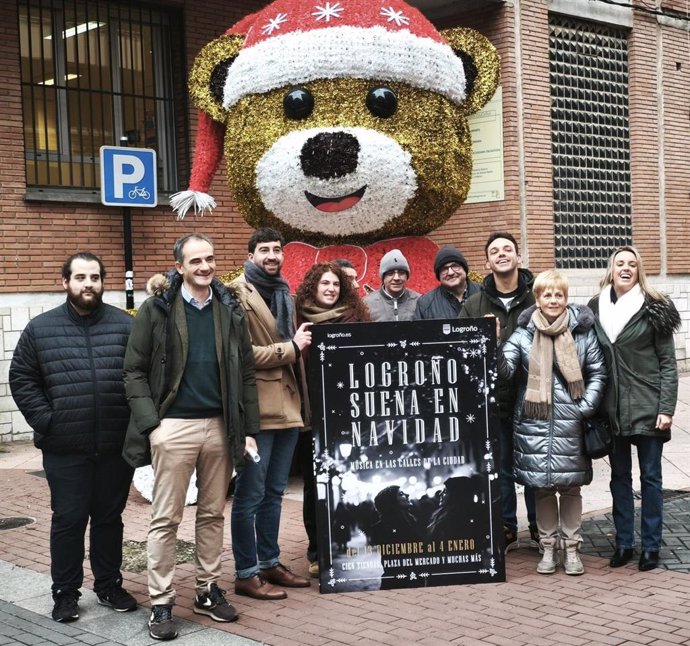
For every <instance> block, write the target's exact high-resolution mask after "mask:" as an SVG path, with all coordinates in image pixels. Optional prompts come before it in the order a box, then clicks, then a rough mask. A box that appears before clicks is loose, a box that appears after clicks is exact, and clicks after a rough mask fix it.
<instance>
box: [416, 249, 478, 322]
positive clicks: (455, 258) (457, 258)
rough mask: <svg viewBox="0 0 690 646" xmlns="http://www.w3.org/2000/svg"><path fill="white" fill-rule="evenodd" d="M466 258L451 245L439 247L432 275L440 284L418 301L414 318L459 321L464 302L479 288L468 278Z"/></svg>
mask: <svg viewBox="0 0 690 646" xmlns="http://www.w3.org/2000/svg"><path fill="white" fill-rule="evenodd" d="M468 272H469V269H468V266H467V260H465V256H463V255H462V253H461V252H460V251H459V250H458V249H456V248H455V247H453V246H450V245H447V246H445V247H441V249H439V250H438V253H437V254H436V258H435V259H434V273H435V274H436V278H437V279H438V281H439V283H440V285H439V286H438V287H435V288H434V289H432V290H431V291H430V292H427V293H426V294H424V296H421V297H420V298H419V299H418V300H417V308H416V310H415V313H414V318H415V319H454V318H458V315H459V314H460V310H461V309H462V306H463V304H464V302H465V300H466V299H467V298H468V297H469V296H471V295H472V294H476V293H477V292H478V291H479V290H480V287H479V285H477V283H475V282H472V281H471V280H469V279H468V278H467V274H468Z"/></svg>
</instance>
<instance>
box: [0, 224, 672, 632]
mask: <svg viewBox="0 0 690 646" xmlns="http://www.w3.org/2000/svg"><path fill="white" fill-rule="evenodd" d="M283 247H284V240H283V237H282V235H281V234H280V232H278V231H276V230H274V229H270V228H263V229H259V230H257V231H255V232H254V233H253V235H252V236H251V238H250V239H249V242H248V255H247V260H246V262H245V263H244V272H243V273H242V275H240V276H239V277H238V278H236V279H235V280H234V281H233V282H232V283H231V284H230V285H228V286H226V285H224V284H222V283H221V282H220V281H219V280H218V279H217V278H216V276H215V273H216V258H215V256H214V246H213V242H212V241H211V240H210V239H209V238H208V237H207V236H205V235H203V234H198V233H191V234H188V235H186V236H183V237H182V238H180V239H179V240H177V241H176V243H175V246H174V259H175V267H174V268H173V269H172V270H171V271H170V272H169V273H168V274H167V275H160V274H159V275H156V276H154V277H153V278H152V279H151V280H150V281H149V284H148V286H147V289H148V291H149V292H150V294H151V296H150V298H148V299H147V300H146V301H145V302H144V303H143V305H142V306H141V308H140V309H139V311H138V313H137V316H136V317H135V318H134V319H132V318H131V317H130V316H129V315H127V314H126V313H124V312H122V311H121V310H118V309H116V308H114V307H112V306H109V305H107V304H105V303H103V290H104V280H105V276H106V270H105V267H104V266H103V262H102V261H101V259H100V258H98V257H97V256H95V255H94V254H92V253H89V252H81V253H77V254H74V255H73V256H70V257H69V258H68V259H67V261H66V262H65V264H64V266H63V268H62V282H63V287H64V289H65V291H66V294H67V300H66V302H65V303H64V304H63V305H61V306H60V307H58V308H55V309H53V310H50V311H47V312H45V313H44V314H41V315H39V316H37V317H35V318H34V319H32V320H31V321H30V322H29V324H28V325H27V327H26V328H25V330H24V331H23V333H22V335H21V337H20V339H19V342H18V344H17V347H16V349H15V352H14V355H13V358H12V362H11V366H10V387H11V390H12V394H13V396H14V399H15V401H16V403H17V405H18V407H19V409H20V410H21V412H22V413H23V414H24V416H25V418H26V419H27V421H28V423H29V424H30V425H31V426H32V428H33V429H34V431H35V443H36V445H37V446H38V447H39V448H40V449H41V450H42V453H43V465H44V469H45V473H46V477H47V480H48V485H49V487H50V494H51V509H52V512H53V516H52V523H51V534H50V551H51V576H52V581H53V584H52V594H53V599H54V608H53V613H52V616H53V618H54V619H55V620H56V621H73V620H76V619H78V617H79V606H78V599H79V596H80V593H79V588H80V587H81V586H82V583H83V560H84V534H85V531H86V526H87V523H89V522H90V541H89V543H90V549H89V558H90V562H91V568H92V571H93V576H94V590H95V592H96V594H97V597H98V601H99V603H101V604H103V605H106V606H109V607H111V608H113V609H114V610H116V611H119V612H126V611H130V610H133V609H135V608H136V606H137V603H136V600H135V599H134V597H132V595H130V594H129V593H128V592H127V591H126V590H125V589H124V588H123V586H122V575H121V567H122V537H123V525H122V512H123V510H124V507H125V504H126V502H127V496H128V492H129V486H130V483H131V479H132V475H133V470H134V468H135V467H139V466H143V465H146V464H149V463H151V464H152V465H153V471H154V487H153V497H152V505H151V524H150V529H149V533H148V541H147V558H148V586H149V596H150V600H151V606H152V612H151V615H150V618H149V621H148V627H149V632H150V634H151V636H152V637H153V638H155V639H160V640H169V639H174V638H175V637H176V636H177V628H176V624H175V620H174V617H173V607H174V604H175V588H174V573H175V543H176V537H177V531H178V527H179V524H180V522H181V520H182V514H183V509H184V504H185V494H186V491H187V488H188V485H189V481H190V478H191V476H192V473H193V472H194V471H195V470H196V483H197V488H198V498H197V507H196V522H195V542H196V561H195V571H196V597H195V600H194V607H193V610H194V612H195V613H199V614H204V615H207V616H209V617H211V618H212V619H214V620H215V621H220V622H230V621H235V620H236V619H237V612H236V611H235V609H234V608H233V607H232V605H230V604H229V603H228V601H227V599H226V597H225V591H224V590H223V589H221V587H220V585H219V583H220V579H221V570H222V543H223V530H224V508H225V504H226V497H227V492H228V488H229V484H230V480H231V476H232V473H233V470H235V471H236V472H237V477H236V482H235V488H234V498H233V504H232V510H231V523H230V525H231V536H232V550H233V555H234V560H235V568H236V579H235V593H236V594H240V595H246V596H249V597H252V598H254V599H259V600H273V599H284V598H285V597H286V596H287V593H286V591H285V588H291V587H308V586H309V585H310V581H309V578H308V577H303V576H300V575H298V574H296V573H294V572H292V571H291V570H290V569H289V568H287V567H286V566H285V565H284V564H282V563H281V561H280V547H279V541H278V532H279V525H280V516H281V507H282V496H283V493H284V491H285V488H286V486H287V482H288V477H289V473H290V467H291V464H292V460H293V455H294V453H295V450H297V455H298V459H299V462H300V464H301V468H302V471H303V473H304V474H305V478H304V506H303V509H304V524H305V529H306V532H307V536H308V541H309V542H308V548H307V558H308V560H309V574H310V575H312V576H318V559H317V553H318V546H317V536H316V518H315V516H316V491H315V482H314V479H313V477H312V476H313V465H312V455H313V447H312V439H311V433H305V432H300V431H305V430H309V429H310V427H311V422H310V406H309V399H308V388H307V371H306V369H305V361H306V359H307V351H308V349H309V346H310V344H311V331H310V327H311V326H312V325H315V324H322V323H352V322H363V321H400V320H417V319H430V318H436V319H438V318H457V317H460V318H472V317H484V316H492V317H495V320H496V329H497V335H498V341H499V357H498V367H499V381H498V387H497V405H498V412H499V419H500V424H499V448H500V451H499V454H500V455H499V458H500V459H499V464H500V469H499V472H500V483H501V493H502V499H503V509H502V516H503V524H504V534H505V540H506V550H510V549H512V548H514V547H515V546H517V541H518V539H517V531H518V523H517V497H516V492H515V483H516V482H518V483H520V484H523V485H525V501H526V505H527V512H528V524H529V534H530V540H531V541H532V542H533V544H534V545H535V546H539V547H540V548H541V550H542V551H543V557H542V559H541V561H540V562H539V565H538V571H539V572H541V573H551V572H554V571H555V570H556V567H557V565H558V559H559V556H558V555H559V551H560V548H561V544H562V543H563V546H564V548H565V559H564V565H565V571H566V573H568V574H581V573H582V572H583V571H584V568H583V566H582V562H581V561H580V559H579V556H578V547H579V544H580V542H581V540H582V538H581V515H582V498H581V495H580V487H581V486H582V485H586V484H588V483H589V482H591V479H592V466H591V460H590V459H589V458H588V457H586V455H585V453H584V449H583V420H584V419H585V418H587V417H591V416H593V415H595V414H603V415H605V416H607V417H608V419H609V421H610V424H611V425H612V428H613V431H614V433H615V444H614V448H613V451H612V454H611V467H612V476H611V491H612V494H613V514H614V521H615V525H616V550H615V553H614V555H613V557H612V558H611V566H612V567H618V566H620V565H624V564H625V563H627V562H628V561H630V560H631V559H632V557H633V545H634V530H633V520H634V508H633V493H632V477H631V472H632V465H631V446H632V445H635V446H636V447H637V453H638V457H639V461H640V469H641V474H642V475H641V478H642V553H641V557H640V562H639V567H640V569H641V570H646V569H651V568H653V567H655V566H656V565H657V562H658V555H659V548H660V543H661V521H662V507H663V499H662V491H661V453H662V446H663V443H664V442H665V441H667V440H668V439H669V438H670V427H671V423H672V417H673V414H674V407H675V402H676V391H677V369H676V361H675V352H674V343H673V332H674V330H675V329H676V327H677V326H678V324H679V316H678V313H677V311H676V309H675V307H674V306H673V303H672V302H671V301H670V300H669V299H668V298H667V297H665V296H664V295H662V294H660V293H658V292H657V291H656V290H654V289H653V288H652V287H651V286H650V285H649V284H648V282H647V280H646V276H645V272H644V268H643V265H642V259H641V258H640V255H639V253H638V252H637V251H636V250H635V249H634V248H633V247H623V248H621V249H618V250H617V251H616V252H615V253H614V254H613V255H612V256H611V260H610V263H609V267H608V270H607V273H606V275H605V277H604V279H603V280H602V283H601V292H600V293H599V295H598V296H597V297H595V298H594V299H592V301H591V302H590V305H589V307H587V306H584V305H574V304H570V303H568V283H567V280H566V279H565V277H564V276H562V275H561V274H559V273H558V272H556V271H549V272H543V273H542V274H539V276H537V278H536V279H533V277H532V274H531V273H530V272H529V271H528V270H527V269H524V268H522V267H521V266H520V264H521V258H520V254H519V249H518V244H517V241H516V240H515V238H514V237H513V236H512V235H510V234H509V233H505V232H499V233H494V234H492V235H491V236H490V237H489V240H488V241H487V243H486V246H485V251H486V258H487V264H486V266H487V269H488V270H490V273H489V274H488V275H487V276H486V278H485V279H484V282H483V284H482V285H479V284H476V283H474V282H472V281H471V280H469V278H468V273H469V268H468V264H467V261H466V259H465V257H464V255H463V254H462V253H461V252H460V251H459V250H458V249H456V248H455V247H452V246H446V247H442V248H441V249H440V250H439V252H438V253H437V255H436V258H435V259H434V272H435V275H436V277H437V279H438V281H439V285H438V286H437V287H436V288H435V289H433V290H432V291H430V292H429V293H427V294H425V295H423V296H420V295H419V294H418V293H416V292H414V291H413V290H411V289H408V288H407V286H406V285H407V281H408V279H409V277H410V273H411V269H410V266H409V264H408V261H407V259H406V258H405V257H404V256H403V254H402V253H401V252H400V251H399V250H397V249H394V250H392V251H389V252H388V253H387V254H386V255H384V256H383V258H382V259H381V263H380V267H379V274H380V277H381V287H380V289H379V290H377V291H375V292H372V293H370V294H368V295H367V296H366V297H364V298H361V297H360V295H359V286H358V284H357V271H356V269H355V268H354V267H353V266H352V264H351V263H350V262H348V261H347V260H345V259H343V260H338V261H334V262H327V263H319V264H316V265H314V266H313V267H312V268H311V269H309V271H308V272H307V273H306V275H305V277H304V280H303V282H302V284H301V285H300V287H299V288H298V290H297V294H296V296H295V297H294V300H293V297H292V295H291V294H290V289H289V286H288V284H287V282H286V281H285V280H284V278H283V277H282V275H281V268H282V266H283V260H284V251H283ZM123 375H124V378H123ZM396 495H397V492H396ZM377 506H378V505H377ZM382 518H383V516H382ZM380 522H383V521H380ZM437 524H438V523H437ZM382 530H383V528H382V527H381V528H379V529H378V530H377V531H378V532H379V533H381V531H382Z"/></svg>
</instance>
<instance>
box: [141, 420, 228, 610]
mask: <svg viewBox="0 0 690 646" xmlns="http://www.w3.org/2000/svg"><path fill="white" fill-rule="evenodd" d="M224 427H225V425H224V423H223V418H222V417H213V418H207V419H163V420H161V423H160V426H158V427H157V428H155V429H154V430H153V431H152V432H151V435H150V436H149V440H150V442H151V460H152V463H153V473H154V485H153V500H152V502H151V526H150V528H149V534H148V546H147V553H148V580H149V595H150V597H151V604H152V605H162V604H173V603H174V602H175V589H174V588H173V577H174V575H175V542H176V540H177V528H178V527H179V525H180V522H181V521H182V513H183V511H184V503H185V496H186V494H187V488H188V487H189V480H190V478H191V476H192V473H193V472H194V469H196V486H197V489H198V497H197V504H196V525H195V539H196V588H197V590H198V591H200V592H201V591H203V590H204V588H205V587H206V585H207V584H208V583H211V582H217V581H218V580H219V579H220V574H221V552H222V550H223V526H224V523H225V518H224V515H223V512H224V510H225V499H226V496H227V493H228V486H229V484H230V477H231V475H232V461H231V457H230V451H229V448H228V441H227V438H226V436H225V428H224Z"/></svg>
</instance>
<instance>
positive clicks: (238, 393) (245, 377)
mask: <svg viewBox="0 0 690 646" xmlns="http://www.w3.org/2000/svg"><path fill="white" fill-rule="evenodd" d="M181 287H182V277H181V276H180V274H179V273H178V272H177V271H175V270H172V271H171V272H169V273H168V275H167V276H163V275H161V274H158V275H156V276H154V277H153V278H152V279H151V280H150V281H149V290H150V291H151V292H152V293H153V295H152V296H151V297H150V298H149V299H147V300H146V301H145V302H144V304H143V305H142V306H141V308H140V309H139V311H138V313H137V316H136V318H135V319H134V327H133V329H132V334H131V335H130V339H129V344H128V345H127V352H126V354H125V362H124V379H125V390H126V392H127V401H128V402H129V406H130V408H131V411H132V416H131V419H130V423H129V427H128V429H127V439H126V441H125V447H124V451H123V455H124V458H125V460H127V462H129V463H130V464H131V465H132V466H134V467H141V466H144V465H146V464H149V463H150V462H151V450H150V446H149V441H148V436H149V433H150V432H151V431H152V430H153V429H155V428H156V427H157V426H158V425H159V424H160V420H161V419H162V418H164V417H165V413H166V411H167V410H168V409H169V408H170V405H171V404H172V402H173V401H174V400H175V397H176V396H177V391H178V388H179V385H180V382H181V381H182V375H183V373H184V369H185V365H186V363H187V353H188V350H189V340H188V337H187V318H186V315H185V310H184V299H183V298H182V294H181V292H180V288H181ZM211 289H212V290H213V299H212V301H211V307H213V321H214V330H215V337H216V351H217V355H218V366H219V369H220V380H221V399H222V402H223V419H224V421H225V432H226V435H227V438H228V442H229V446H230V451H231V455H232V456H233V458H234V463H235V465H236V468H239V467H241V465H242V464H243V461H242V456H243V454H244V441H245V435H254V434H256V433H257V432H258V431H259V409H258V396H257V391H256V378H255V373H254V357H253V354H252V346H251V342H250V340H249V332H248V330H247V323H246V320H245V316H244V312H243V310H242V308H241V307H240V304H239V303H238V301H237V299H236V298H235V296H234V295H233V294H232V293H231V292H229V291H228V290H227V289H226V288H225V287H224V286H223V284H222V283H221V282H220V281H218V280H217V279H214V280H213V282H212V283H211Z"/></svg>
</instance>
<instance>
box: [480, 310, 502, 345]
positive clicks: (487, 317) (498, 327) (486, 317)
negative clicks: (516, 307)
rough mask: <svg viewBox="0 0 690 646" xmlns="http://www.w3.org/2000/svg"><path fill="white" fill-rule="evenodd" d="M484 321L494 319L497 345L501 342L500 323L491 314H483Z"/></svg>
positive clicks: (496, 317)
mask: <svg viewBox="0 0 690 646" xmlns="http://www.w3.org/2000/svg"><path fill="white" fill-rule="evenodd" d="M484 318H485V319H496V338H497V339H498V341H499V343H500V341H501V321H500V319H499V318H498V316H494V315H493V314H484Z"/></svg>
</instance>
